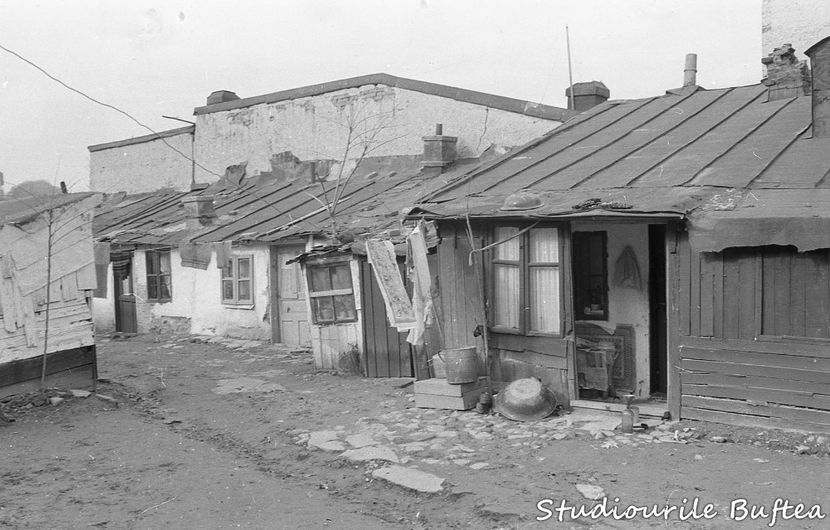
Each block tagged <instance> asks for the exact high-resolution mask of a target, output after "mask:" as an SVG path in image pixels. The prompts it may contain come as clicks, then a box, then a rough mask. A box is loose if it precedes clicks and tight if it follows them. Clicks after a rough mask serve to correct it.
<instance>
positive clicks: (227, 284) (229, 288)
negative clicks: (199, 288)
mask: <svg viewBox="0 0 830 530" xmlns="http://www.w3.org/2000/svg"><path fill="white" fill-rule="evenodd" d="M222 300H233V280H222Z"/></svg>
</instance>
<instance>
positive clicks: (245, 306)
mask: <svg viewBox="0 0 830 530" xmlns="http://www.w3.org/2000/svg"><path fill="white" fill-rule="evenodd" d="M222 306H223V307H224V308H225V309H253V308H254V304H233V303H228V302H222Z"/></svg>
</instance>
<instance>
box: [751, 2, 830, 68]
mask: <svg viewBox="0 0 830 530" xmlns="http://www.w3.org/2000/svg"><path fill="white" fill-rule="evenodd" d="M761 17H762V20H761V36H762V39H761V40H762V42H763V50H762V55H760V56H759V57H763V56H765V55H766V54H768V53H770V52H771V51H772V50H773V49H774V48H777V47H779V46H781V45H782V44H785V43H791V44H792V45H793V47H794V48H795V51H796V53H797V54H798V55H799V57H800V58H801V59H806V58H807V57H806V56H805V55H804V50H806V49H807V48H809V47H810V46H812V45H813V44H815V43H817V42H818V41H820V40H821V39H823V38H824V37H827V36H830V2H816V1H815V0H764V2H763V7H762V10H761Z"/></svg>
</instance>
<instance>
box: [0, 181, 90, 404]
mask: <svg viewBox="0 0 830 530" xmlns="http://www.w3.org/2000/svg"><path fill="white" fill-rule="evenodd" d="M97 200H98V198H97V197H96V196H94V195H93V194H91V193H75V194H63V195H57V196H52V197H42V198H31V199H27V200H21V199H8V200H2V201H0V221H2V224H0V397H2V396H8V395H11V394H17V393H21V392H28V391H31V390H36V389H38V388H39V387H40V386H41V384H42V383H43V384H45V385H46V386H62V387H69V388H89V387H94V385H95V381H96V379H97V362H96V353H95V339H94V336H93V326H92V312H91V298H92V290H93V289H95V287H96V280H95V265H94V258H93V247H92V216H93V208H94V205H95V202H96V201H97ZM44 363H45V365H44Z"/></svg>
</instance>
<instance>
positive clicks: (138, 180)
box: [89, 133, 193, 193]
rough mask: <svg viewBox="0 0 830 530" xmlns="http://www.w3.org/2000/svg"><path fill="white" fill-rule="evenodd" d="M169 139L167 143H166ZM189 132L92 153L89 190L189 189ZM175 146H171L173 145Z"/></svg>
mask: <svg viewBox="0 0 830 530" xmlns="http://www.w3.org/2000/svg"><path fill="white" fill-rule="evenodd" d="M165 142H167V144H169V145H167V144H165ZM192 142H193V135H192V134H190V133H184V134H178V135H175V136H169V137H167V138H164V139H156V140H148V141H145V142H141V143H134V144H129V145H123V146H120V147H113V148H109V149H101V150H96V151H91V152H90V153H89V189H90V190H92V191H100V192H102V193H116V192H119V191H125V192H127V193H138V192H142V191H152V190H157V189H160V188H173V189H176V190H179V191H185V190H188V189H190V180H191V175H192V163H191V162H190V160H188V159H187V158H185V157H183V156H182V155H181V154H179V153H177V152H176V151H174V150H173V149H172V148H175V149H177V150H178V151H180V152H181V153H184V154H185V155H186V156H188V157H190V156H191V149H192V145H191V144H192ZM171 147H172V148H171Z"/></svg>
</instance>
